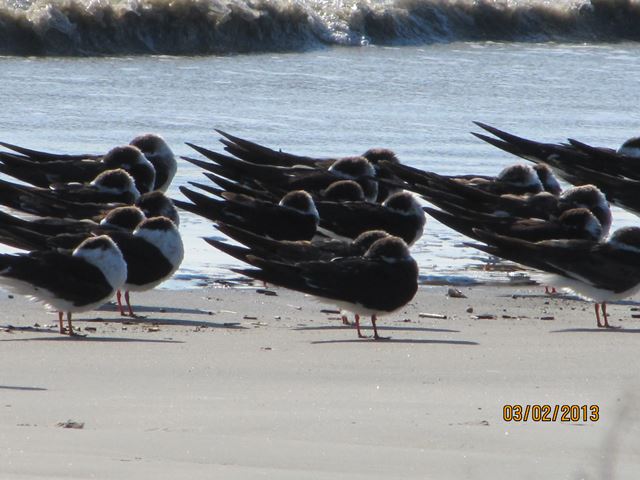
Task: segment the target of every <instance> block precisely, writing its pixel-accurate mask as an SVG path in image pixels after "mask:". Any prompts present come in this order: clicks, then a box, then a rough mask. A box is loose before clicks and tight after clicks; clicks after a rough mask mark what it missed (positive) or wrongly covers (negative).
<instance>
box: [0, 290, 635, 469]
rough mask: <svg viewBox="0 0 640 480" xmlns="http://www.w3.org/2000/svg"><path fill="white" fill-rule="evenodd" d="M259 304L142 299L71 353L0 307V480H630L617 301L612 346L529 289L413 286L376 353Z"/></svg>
mask: <svg viewBox="0 0 640 480" xmlns="http://www.w3.org/2000/svg"><path fill="white" fill-rule="evenodd" d="M274 290H275V291H276V292H277V295H276V296H270V295H265V294H259V293H257V292H256V288H251V289H223V288H218V289H213V288H210V289H198V290H189V291H155V292H149V293H147V294H140V295H136V296H135V297H134V302H135V303H136V305H139V312H140V313H142V314H145V315H147V316H148V317H147V318H146V319H139V320H130V319H123V318H121V317H119V316H118V315H117V314H116V312H115V310H114V309H113V307H112V306H111V307H108V306H107V307H105V308H103V309H102V310H101V311H98V312H89V313H87V314H79V315H78V316H77V320H76V321H75V325H76V326H77V327H78V328H79V333H82V334H84V335H86V337H78V338H68V337H65V336H62V335H60V334H58V333H57V320H56V317H55V316H54V315H52V314H48V313H45V311H44V310H43V309H42V307H41V306H40V305H39V304H34V303H30V302H28V301H26V300H24V299H22V298H20V297H16V298H9V297H8V296H7V295H6V294H5V293H0V312H2V313H1V314H0V325H2V326H4V327H5V328H3V330H2V331H0V348H1V349H2V362H3V365H2V380H1V381H0V396H1V397H0V398H1V399H2V401H1V402H0V415H1V416H0V452H1V453H0V478H26V479H38V478H43V479H44V478H47V479H54V478H99V479H113V478H154V479H181V478H185V479H186V478H189V479H193V478H198V479H199V478H202V479H209V478H225V479H252V478H285V479H288V478H291V479H307V478H309V479H343V478H349V479H357V478H380V479H389V478H416V479H418V478H419V479H424V478H438V479H461V478H492V479H503V478H504V479H512V478H523V479H528V478H530V479H539V478H545V477H546V478H566V479H578V478H585V479H604V478H606V479H624V478H629V479H631V478H635V476H636V475H637V471H638V470H639V469H640V449H639V448H638V446H637V442H636V441H635V440H636V439H637V438H638V435H639V434H640V418H639V417H640V416H639V414H638V412H637V411H636V409H635V405H636V404H637V403H638V399H639V396H640V372H639V370H638V368H637V365H638V361H637V358H638V351H639V349H638V342H639V341H640V335H639V334H640V320H638V319H634V318H632V315H634V314H636V313H640V312H635V310H632V309H633V308H635V303H633V302H628V303H625V304H619V305H612V306H611V307H610V309H609V310H610V314H611V317H610V321H611V323H612V324H613V325H616V326H621V327H622V328H621V329H618V330H611V331H604V330H601V329H597V328H596V326H595V319H594V316H593V308H592V305H591V304H589V303H587V302H581V301H577V300H574V299H565V298H550V297H545V296H544V295H541V289H540V288H539V287H531V288H512V287H502V288H492V287H482V286H478V287H473V288H462V289H461V290H462V293H463V294H465V295H466V296H467V298H449V297H448V296H447V295H446V293H447V287H423V288H421V289H420V291H419V292H418V294H417V296H416V298H415V299H414V301H413V302H412V303H411V304H410V305H408V306H407V307H406V308H405V309H404V310H402V311H400V312H397V313H396V314H394V315H391V316H388V317H382V318H381V319H380V321H379V325H380V326H381V334H383V335H390V336H391V337H392V338H391V339H390V340H387V341H379V342H374V341H371V340H361V339H358V338H357V337H356V333H355V331H354V330H353V329H352V328H349V327H344V326H342V324H341V322H340V320H339V318H338V316H336V315H335V314H333V313H323V312H321V309H332V308H333V307H332V306H331V305H326V304H320V303H317V302H315V301H313V300H312V299H310V298H309V297H306V296H304V295H301V294H297V293H293V292H288V291H284V290H281V289H274ZM523 295H524V296H523ZM470 308H472V309H473V312H468V311H467V310H468V309H470ZM421 313H423V314H424V313H428V314H437V315H446V318H430V317H425V316H421V315H420V314H421ZM97 317H99V318H97ZM478 317H480V318H478ZM485 317H488V318H485ZM8 325H12V326H13V327H14V328H6V327H7V326H8ZM364 325H367V326H368V325H369V322H368V321H366V320H365V321H364ZM369 333H370V331H369ZM515 404H520V405H523V406H524V405H526V404H529V405H541V404H545V405H551V406H555V405H564V404H569V405H579V406H582V405H587V406H591V405H597V406H598V407H599V419H598V421H590V420H587V421H584V420H583V419H581V420H580V421H578V422H566V423H563V422H560V421H556V422H553V421H552V422H534V421H532V420H531V419H529V421H527V422H519V423H518V422H506V421H504V420H503V406H504V405H515ZM65 425H66V426H67V427H76V428H64V426H65ZM78 427H81V428H78Z"/></svg>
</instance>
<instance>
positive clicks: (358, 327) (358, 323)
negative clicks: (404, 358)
mask: <svg viewBox="0 0 640 480" xmlns="http://www.w3.org/2000/svg"><path fill="white" fill-rule="evenodd" d="M355 318H356V329H357V330H358V338H367V336H366V335H363V334H362V332H361V331H360V315H358V314H357V313H356V317H355Z"/></svg>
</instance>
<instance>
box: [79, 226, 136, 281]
mask: <svg viewBox="0 0 640 480" xmlns="http://www.w3.org/2000/svg"><path fill="white" fill-rule="evenodd" d="M98 238H106V239H107V240H109V242H110V245H109V247H108V248H89V249H84V248H82V247H83V244H80V246H79V247H78V248H76V249H75V250H74V252H73V256H74V257H80V258H82V259H84V260H86V261H87V262H88V263H90V264H92V265H94V266H95V267H97V268H99V269H100V271H101V272H102V273H103V274H104V276H105V278H106V279H107V281H108V282H109V284H110V285H111V286H112V287H113V288H114V289H118V288H120V287H121V286H122V285H124V282H125V281H126V280H127V264H126V263H125V261H124V258H123V257H122V252H120V249H119V248H118V247H117V246H116V244H115V243H114V242H113V240H111V239H110V238H109V237H105V236H102V237H98Z"/></svg>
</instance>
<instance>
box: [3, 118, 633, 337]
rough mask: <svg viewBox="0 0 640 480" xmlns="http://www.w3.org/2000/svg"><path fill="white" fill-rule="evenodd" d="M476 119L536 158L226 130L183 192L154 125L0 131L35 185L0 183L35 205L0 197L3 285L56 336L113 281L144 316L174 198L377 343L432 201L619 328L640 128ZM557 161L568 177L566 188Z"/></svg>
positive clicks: (174, 215)
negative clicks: (98, 132)
mask: <svg viewBox="0 0 640 480" xmlns="http://www.w3.org/2000/svg"><path fill="white" fill-rule="evenodd" d="M476 125H478V126H479V127H480V128H482V129H483V130H484V131H485V132H486V133H489V134H490V135H487V134H486V133H474V135H475V136H476V137H478V138H480V139H482V140H484V141H486V142H488V143H490V144H492V145H494V146H496V147H498V148H500V149H502V150H505V151H507V152H510V153H512V154H514V155H517V156H519V157H522V158H524V159H526V160H529V161H531V162H533V166H531V165H530V164H526V163H519V164H514V165H511V166H509V167H507V168H505V169H504V170H503V171H502V172H500V173H499V174H498V175H497V176H495V177H489V176H479V175H464V176H444V175H439V174H437V173H434V172H429V171H424V170H420V169H417V168H413V167H409V166H407V165H403V164H401V163H400V162H399V160H398V159H397V157H396V155H395V154H394V153H393V152H392V151H391V150H388V149H380V148H375V149H370V150H368V151H366V152H365V153H364V154H362V155H360V156H353V157H344V158H311V157H305V156H299V155H293V154H290V153H285V152H283V151H280V150H273V149H270V148H268V147H265V146H263V145H260V144H257V143H254V142H251V141H248V140H245V139H242V138H239V137H236V136H233V135H230V134H228V133H225V132H223V131H220V130H218V133H219V134H220V135H221V140H220V141H221V142H222V144H223V145H224V150H225V153H224V154H223V153H218V152H215V151H212V150H209V149H207V148H204V147H201V146H198V145H194V144H188V145H189V146H190V147H192V148H193V149H194V150H195V151H197V152H198V153H200V154H201V155H202V156H203V157H204V159H197V158H190V157H183V159H184V160H186V161H188V162H190V163H192V164H194V165H196V166H198V167H200V168H201V169H202V170H203V173H204V175H205V177H206V178H207V179H208V180H209V182H207V183H202V182H193V181H192V182H189V183H190V186H189V187H187V186H182V187H180V191H181V192H182V194H184V196H185V197H186V198H187V199H188V200H189V201H182V200H172V199H170V198H168V197H167V196H166V195H165V193H164V192H166V190H167V188H168V187H169V185H170V183H171V181H172V179H173V177H174V176H175V173H176V170H177V160H176V157H175V155H174V154H173V152H172V151H171V149H170V148H169V146H168V145H167V144H166V142H165V141H164V140H163V139H162V138H161V137H159V136H157V135H154V134H146V135H142V136H139V137H136V138H135V139H134V140H132V141H131V143H130V144H129V145H126V146H120V147H116V148H114V149H112V150H110V151H109V152H107V153H106V154H104V155H64V154H53V153H47V152H41V151H35V150H31V149H27V148H23V147H19V146H16V145H11V144H8V143H0V145H2V146H4V147H5V148H6V149H7V150H9V151H4V152H0V172H2V173H4V174H6V175H9V176H12V177H14V178H16V179H19V180H20V181H22V182H24V183H26V184H30V185H32V186H26V185H24V184H16V183H13V182H9V181H4V180H0V204H2V205H4V206H6V207H9V208H10V209H12V210H17V211H19V212H23V213H25V214H29V216H28V218H27V217H25V216H24V215H19V216H17V215H14V214H12V213H9V212H7V211H0V242H2V243H5V244H7V245H10V246H12V247H15V248H18V249H22V250H25V251H26V252H25V253H19V254H3V255H0V283H1V284H3V285H4V286H6V287H8V288H9V289H11V290H13V291H15V292H18V293H20V294H26V295H29V296H31V297H33V298H36V299H38V300H40V301H42V302H44V303H45V304H46V305H48V306H49V307H50V308H52V309H54V310H56V311H57V312H58V319H59V328H60V332H61V333H68V334H70V335H73V334H74V329H73V326H72V322H71V317H72V314H73V313H75V312H83V311H87V310H91V309H94V308H96V307H97V306H100V305H101V304H103V303H104V302H106V301H108V300H109V299H110V298H112V297H113V295H114V294H116V299H117V303H118V306H119V310H120V314H121V315H130V316H135V313H134V311H133V307H132V305H131V302H130V298H129V292H131V291H134V292H136V291H144V290H148V289H151V288H154V287H155V286H157V285H158V284H160V283H161V282H163V281H164V280H166V279H167V278H169V277H170V276H171V275H173V273H174V272H175V271H176V270H177V269H178V267H179V266H180V263H181V261H182V259H183V256H184V248H183V244H182V240H181V237H180V233H179V231H178V226H179V216H178V212H177V209H176V207H178V208H181V209H183V210H186V211H189V212H192V213H194V214H196V215H199V216H202V217H204V218H206V219H208V220H211V221H213V222H214V224H215V226H216V228H217V229H218V230H219V231H220V232H222V233H223V234H225V235H226V236H227V237H229V238H230V239H232V240H234V241H235V242H234V243H229V242H223V241H220V240H218V239H216V238H205V240H206V241H207V242H208V243H209V244H210V245H211V246H213V247H215V248H217V249H219V250H221V251H222V252H225V253H226V254H229V255H231V256H232V257H235V258H236V259H239V260H240V261H242V262H243V263H246V264H247V265H248V267H246V268H235V269H232V270H233V271H235V272H237V273H240V274H242V275H244V276H247V277H250V278H252V279H255V280H258V281H262V282H264V283H265V284H274V285H280V286H283V287H286V288H290V289H293V290H297V291H300V292H304V293H307V294H311V295H314V296H316V297H320V298H321V299H324V300H327V301H330V302H331V303H333V304H335V305H336V306H338V307H340V309H341V310H342V311H343V317H342V319H343V322H344V323H346V324H348V323H349V320H348V317H347V314H348V312H351V313H353V314H354V318H355V322H354V323H355V327H356V330H357V334H358V336H359V337H365V335H364V334H363V333H362V330H361V328H360V315H367V316H370V317H371V323H372V327H373V338H374V339H376V340H377V339H381V338H383V337H380V336H379V334H378V330H377V325H376V321H377V316H378V315H380V314H386V313H390V312H394V311H396V310H398V309H400V308H402V307H403V306H404V305H406V304H407V303H408V302H409V301H411V299H412V298H413V297H414V295H415V293H416V291H417V289H418V265H417V263H416V261H415V260H414V259H413V258H412V256H411V253H410V250H409V249H410V247H411V246H412V245H413V244H414V243H415V242H416V241H417V240H418V239H419V238H420V237H421V236H422V234H423V231H424V227H425V223H426V216H425V212H426V213H427V214H429V215H430V216H432V217H433V218H435V219H437V220H438V221H440V222H441V223H443V224H445V225H447V226H448V227H450V228H452V229H454V230H456V231H458V232H460V233H462V234H463V235H465V236H467V237H469V238H470V239H473V240H475V242H468V243H467V245H470V246H473V247H475V248H477V249H479V250H482V251H484V252H487V253H489V254H491V255H493V256H496V257H500V258H504V259H508V260H511V261H515V262H517V263H520V264H524V265H527V266H529V267H532V268H535V269H538V270H541V271H543V272H547V273H549V274H551V277H550V278H549V284H550V285H553V286H557V287H561V288H565V289H569V290H571V291H573V292H575V293H577V294H578V295H581V296H583V297H584V298H587V299H589V300H592V301H594V302H595V315H596V320H597V325H598V327H603V328H610V327H611V325H610V324H609V322H608V320H607V312H606V304H607V302H609V301H612V300H617V299H621V298H625V297H627V296H630V295H632V294H634V293H636V292H637V291H638V290H640V228H638V227H626V228H621V229H618V230H616V231H615V232H613V233H611V234H609V230H610V227H611V223H612V215H611V210H610V207H609V202H611V203H613V204H616V205H618V206H620V207H622V208H625V209H628V210H630V211H632V212H634V213H637V214H640V197H639V196H637V195H636V194H635V193H634V192H635V191H637V189H638V185H639V184H640V169H638V168H637V159H638V157H639V156H640V139H637V138H635V139H631V140H629V141H627V142H625V144H623V145H622V147H620V149H618V150H612V149H609V148H602V147H593V146H591V145H587V144H585V143H582V142H578V141H576V140H571V139H570V140H569V141H568V142H567V143H560V144H551V143H541V142H536V141H532V140H528V139H525V138H522V137H518V136H515V135H512V134H510V133H507V132H504V131H501V130H498V129H497V128H494V127H491V126H489V125H486V124H482V123H479V122H477V123H476ZM554 172H555V174H556V175H558V176H560V177H561V178H563V179H564V180H566V181H567V182H569V183H571V184H573V185H575V186H574V187H571V188H568V189H566V190H564V191H563V190H562V188H561V186H560V183H559V182H558V180H557V179H556V177H555V175H554ZM419 200H422V202H420V201H419ZM424 201H426V202H427V203H429V204H430V205H431V206H423V203H424ZM434 207H437V208H434ZM477 242H480V243H477ZM122 292H124V298H125V302H126V305H127V309H126V310H125V308H124V306H123V304H122V301H121V293H122ZM65 313H66V315H67V321H68V324H67V327H66V329H65V326H64V322H63V316H64V314H65Z"/></svg>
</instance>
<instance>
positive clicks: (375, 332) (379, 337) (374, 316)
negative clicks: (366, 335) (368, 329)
mask: <svg viewBox="0 0 640 480" xmlns="http://www.w3.org/2000/svg"><path fill="white" fill-rule="evenodd" d="M377 320H378V317H377V316H376V315H371V325H373V338H375V339H376V340H388V339H389V337H381V336H380V335H378V328H377V327H376V321H377Z"/></svg>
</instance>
